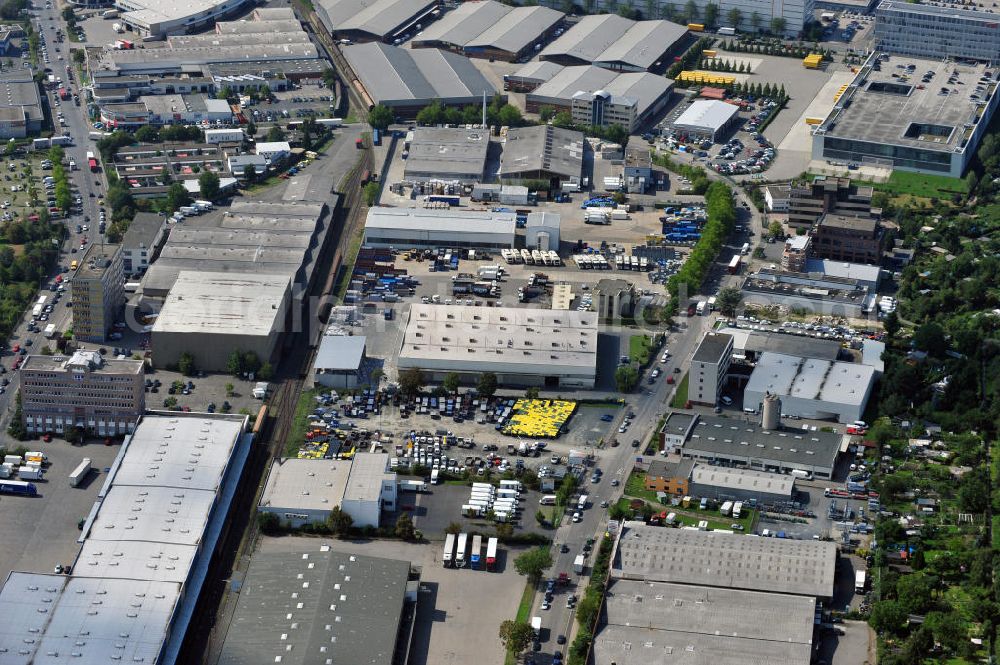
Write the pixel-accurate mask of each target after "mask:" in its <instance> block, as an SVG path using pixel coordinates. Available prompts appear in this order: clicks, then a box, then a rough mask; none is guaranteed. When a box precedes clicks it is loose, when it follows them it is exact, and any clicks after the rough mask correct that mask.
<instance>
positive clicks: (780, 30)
mask: <svg viewBox="0 0 1000 665" xmlns="http://www.w3.org/2000/svg"><path fill="white" fill-rule="evenodd" d="M787 25H788V21H786V20H785V19H783V18H781V17H780V16H775V17H774V18H772V19H771V32H773V33H774V34H776V35H779V36H780V35H783V34H785V26H787Z"/></svg>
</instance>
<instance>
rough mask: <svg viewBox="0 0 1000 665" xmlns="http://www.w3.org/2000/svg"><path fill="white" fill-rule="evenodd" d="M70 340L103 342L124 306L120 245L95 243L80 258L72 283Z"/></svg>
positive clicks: (123, 278) (123, 277) (123, 280)
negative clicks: (71, 329)
mask: <svg viewBox="0 0 1000 665" xmlns="http://www.w3.org/2000/svg"><path fill="white" fill-rule="evenodd" d="M71 292H72V296H73V336H74V337H76V339H79V340H82V341H84V342H103V341H105V339H106V338H107V334H108V331H109V330H111V326H112V325H113V324H114V322H115V321H116V320H117V318H118V314H119V312H120V310H121V308H122V305H123V304H124V303H125V273H124V266H123V262H122V246H121V245H105V244H98V243H95V244H93V245H91V246H90V247H89V248H88V249H87V251H86V253H85V254H84V255H83V261H82V262H81V264H80V268H79V269H78V270H77V271H76V274H75V275H74V276H73V281H72V283H71Z"/></svg>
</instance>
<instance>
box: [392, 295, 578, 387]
mask: <svg viewBox="0 0 1000 665" xmlns="http://www.w3.org/2000/svg"><path fill="white" fill-rule="evenodd" d="M397 366H398V367H399V369H400V370H405V369H410V368H415V369H420V370H422V371H423V372H424V374H425V376H426V377H427V378H428V379H429V380H431V381H434V382H439V381H442V380H443V379H444V377H445V376H446V375H448V374H449V373H451V372H455V373H457V374H459V376H460V377H462V378H463V379H464V380H466V381H470V382H474V381H476V380H478V378H479V376H480V374H482V373H483V372H493V373H495V374H496V375H497V380H498V382H499V383H500V384H501V385H508V386H544V387H546V388H552V389H555V388H559V387H572V388H587V389H589V388H593V387H594V383H595V381H596V379H597V314H596V313H593V312H580V311H558V310H548V309H524V308H513V307H473V306H455V307H441V306H439V305H421V304H414V305H411V306H410V311H409V318H408V319H407V322H406V329H405V331H404V333H403V339H402V343H401V344H400V349H399V359H398V362H397Z"/></svg>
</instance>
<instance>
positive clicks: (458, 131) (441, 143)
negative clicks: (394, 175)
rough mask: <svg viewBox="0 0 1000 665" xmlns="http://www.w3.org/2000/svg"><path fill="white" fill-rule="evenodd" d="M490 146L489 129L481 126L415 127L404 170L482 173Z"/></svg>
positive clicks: (414, 171) (446, 174)
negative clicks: (471, 127)
mask: <svg viewBox="0 0 1000 665" xmlns="http://www.w3.org/2000/svg"><path fill="white" fill-rule="evenodd" d="M489 149H490V133H489V131H488V130H484V129H464V128H450V127H417V128H416V129H414V130H413V140H412V141H411V142H410V154H409V156H408V157H407V159H406V166H405V168H404V170H405V171H406V172H409V173H435V174H438V173H439V174H441V177H442V178H444V177H447V176H448V175H449V174H453V173H460V174H466V173H470V172H475V173H482V172H483V171H484V170H485V169H486V156H487V153H489Z"/></svg>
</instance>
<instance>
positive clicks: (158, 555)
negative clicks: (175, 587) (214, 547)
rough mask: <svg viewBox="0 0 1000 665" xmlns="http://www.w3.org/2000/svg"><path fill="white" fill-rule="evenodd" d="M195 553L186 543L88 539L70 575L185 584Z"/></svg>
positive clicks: (194, 549)
mask: <svg viewBox="0 0 1000 665" xmlns="http://www.w3.org/2000/svg"><path fill="white" fill-rule="evenodd" d="M198 551H199V548H198V546H197V545H189V544H185V543H164V542H144V541H137V540H128V541H122V540H94V539H91V538H88V539H87V540H85V541H84V542H83V548H82V549H81V550H80V555H79V556H78V557H77V558H76V566H75V567H74V571H73V575H74V576H76V577H117V578H121V579H129V580H151V581H156V582H176V583H177V584H184V583H185V582H186V581H187V579H188V575H189V574H190V572H191V566H192V565H194V560H195V557H196V556H197V555H198Z"/></svg>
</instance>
